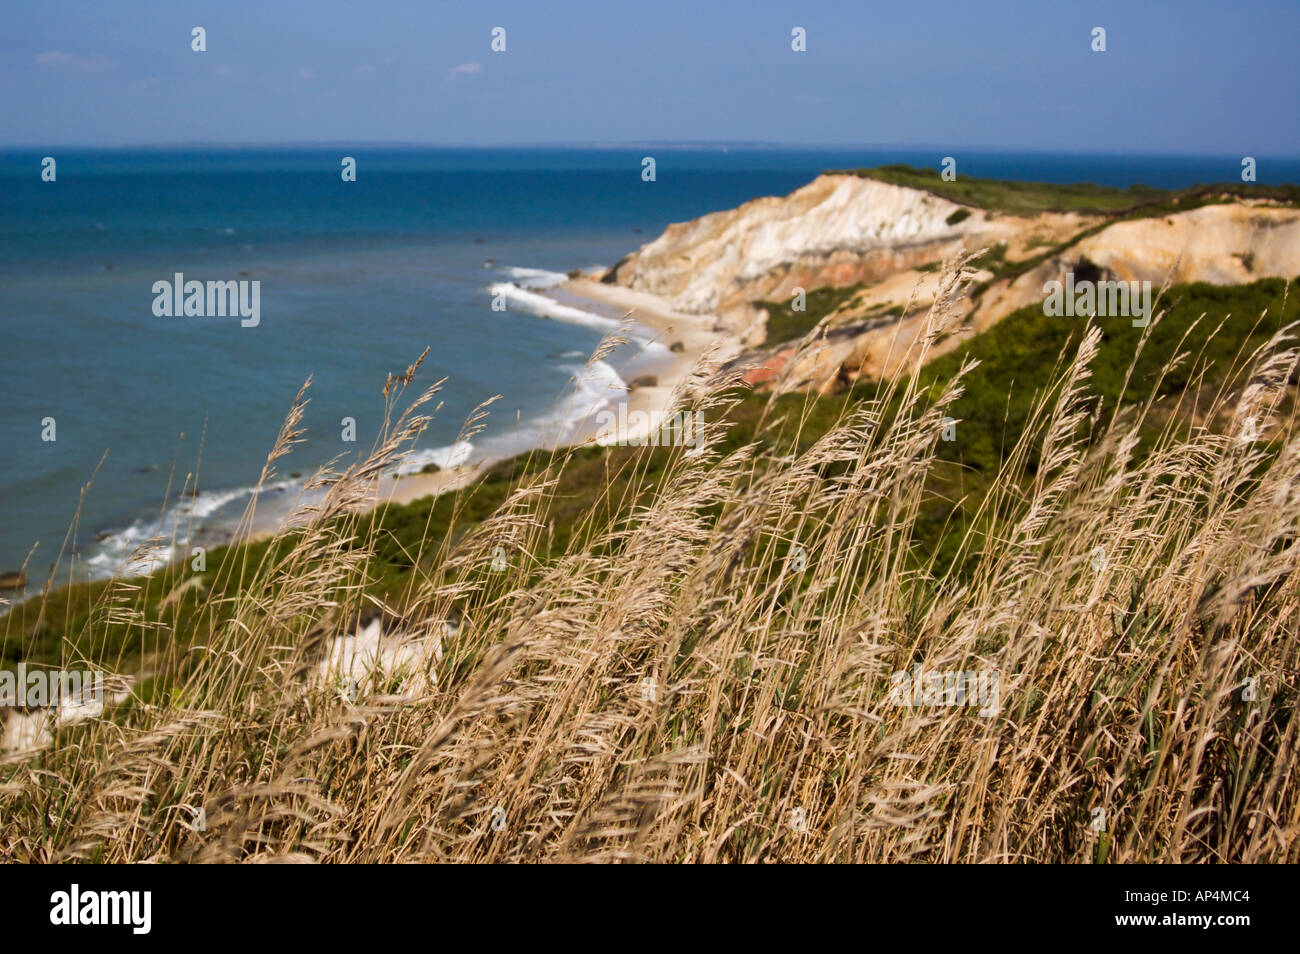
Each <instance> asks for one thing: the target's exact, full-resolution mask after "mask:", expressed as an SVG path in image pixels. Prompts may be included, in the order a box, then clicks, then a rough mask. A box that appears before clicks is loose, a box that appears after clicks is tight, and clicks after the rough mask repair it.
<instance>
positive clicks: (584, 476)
mask: <svg viewBox="0 0 1300 954" xmlns="http://www.w3.org/2000/svg"><path fill="white" fill-rule="evenodd" d="M1003 251H1005V250H1003ZM989 258H990V260H991V261H993V262H997V261H1002V257H1001V254H1000V253H998V251H997V250H994V251H992V252H990V253H989ZM1286 291H1287V289H1286V284H1285V283H1284V282H1282V281H1280V280H1277V279H1267V280H1262V281H1258V282H1255V283H1253V284H1250V285H1243V286H1216V285H1209V284H1195V285H1187V286H1177V287H1175V288H1173V289H1171V290H1170V292H1169V293H1168V294H1167V296H1166V298H1165V300H1164V301H1163V302H1162V307H1165V308H1168V314H1166V315H1165V317H1164V318H1163V319H1162V320H1161V321H1160V322H1159V324H1158V325H1157V326H1156V327H1155V328H1154V329H1153V330H1152V332H1151V335H1150V338H1149V340H1148V342H1147V344H1146V346H1145V348H1144V349H1142V351H1141V353H1140V354H1138V357H1137V361H1136V365H1135V369H1134V373H1133V374H1132V377H1131V378H1130V379H1129V380H1128V382H1127V384H1126V383H1125V375H1126V373H1127V371H1128V368H1129V364H1130V362H1131V361H1132V360H1133V357H1134V355H1135V354H1137V353H1138V343H1139V340H1140V338H1141V336H1142V329H1139V328H1134V327H1133V326H1132V323H1131V321H1130V320H1129V319H1127V318H1115V319H1101V320H1100V326H1101V328H1102V331H1103V339H1102V346H1101V349H1100V352H1099V354H1098V355H1097V358H1096V359H1095V360H1094V362H1093V365H1092V370H1093V378H1092V390H1093V392H1094V393H1095V394H1096V397H1097V400H1098V401H1099V402H1100V407H1101V408H1102V410H1103V411H1107V409H1109V410H1110V411H1113V410H1114V408H1115V407H1116V406H1117V405H1118V404H1127V403H1131V402H1134V401H1137V400H1140V399H1141V398H1142V397H1143V396H1144V395H1146V394H1147V393H1149V391H1150V389H1151V388H1152V387H1155V386H1156V382H1157V377H1158V376H1159V375H1161V374H1162V373H1163V375H1164V376H1163V379H1162V380H1161V381H1160V383H1159V388H1158V393H1159V394H1160V395H1161V396H1162V397H1163V398H1165V399H1166V401H1167V408H1166V412H1165V413H1166V416H1167V415H1173V414H1176V415H1178V416H1180V417H1182V418H1186V419H1190V417H1191V416H1193V415H1197V414H1200V413H1202V412H1203V411H1204V410H1205V407H1204V404H1205V400H1206V399H1207V398H1206V396H1207V395H1213V394H1214V393H1215V391H1217V390H1218V389H1219V387H1221V386H1240V384H1241V382H1233V381H1227V380H1225V379H1224V374H1225V369H1227V368H1229V367H1232V366H1234V365H1235V364H1238V363H1239V361H1240V359H1241V358H1242V356H1243V355H1244V354H1247V353H1249V352H1250V351H1251V350H1253V349H1254V348H1256V347H1258V346H1259V345H1261V344H1263V343H1264V342H1265V341H1266V340H1267V339H1268V338H1269V337H1270V336H1271V335H1272V334H1274V333H1275V332H1276V331H1277V330H1278V329H1279V328H1280V327H1281V326H1283V325H1284V324H1286V323H1288V322H1292V321H1296V320H1300V300H1298V299H1297V296H1295V295H1291V296H1289V298H1287V295H1286ZM851 293H852V290H851V289H839V290H834V289H820V290H818V291H815V292H812V293H809V295H808V304H809V309H808V311H807V312H804V313H795V316H798V317H799V318H800V319H802V320H804V321H808V322H809V323H810V324H809V326H810V327H811V325H812V324H815V322H816V320H820V317H821V316H822V315H823V314H825V313H826V312H827V311H829V310H830V308H831V307H833V305H834V304H835V303H838V301H839V300H841V298H842V297H843V296H846V295H848V294H851ZM1284 298H1287V300H1286V303H1285V307H1284V305H1283V301H1284ZM768 307H769V308H771V309H777V308H779V307H780V306H778V305H775V304H773V303H768ZM895 309H897V311H898V312H901V310H902V309H901V307H899V306H895V308H891V309H890V310H889V313H894V312H895ZM1264 312H1267V317H1266V318H1265V319H1264V320H1262V321H1261V320H1259V317H1258V316H1259V315H1260V314H1262V313H1264ZM773 313H774V314H775V313H776V312H775V311H774V312H773ZM1202 313H1204V314H1206V315H1207V317H1206V318H1205V319H1203V320H1199V321H1198V319H1199V318H1200V316H1201V314H1202ZM793 317H794V316H790V315H786V316H785V319H786V320H787V321H791V320H793ZM1082 327H1083V325H1082V322H1081V321H1079V320H1076V319H1065V318H1047V317H1045V316H1044V315H1043V313H1042V309H1041V308H1039V307H1036V306H1031V307H1028V308H1023V309H1021V310H1019V311H1017V312H1015V313H1013V314H1011V315H1008V316H1007V317H1006V318H1004V319H1002V320H1001V321H1000V322H998V323H997V324H996V325H994V326H993V327H992V328H991V329H989V330H988V331H986V332H984V333H983V334H980V335H978V336H976V337H974V338H972V339H971V340H970V342H969V343H968V344H967V345H966V346H965V347H963V348H960V349H958V350H956V351H954V352H950V353H949V354H947V355H944V356H942V357H939V358H937V359H935V360H934V361H932V362H931V363H930V364H929V365H928V366H927V368H926V370H925V372H924V374H923V380H924V381H925V382H927V386H929V387H930V390H931V393H932V394H933V395H937V394H938V393H940V391H941V389H942V386H943V385H944V384H946V383H947V382H948V381H950V380H951V379H952V378H953V376H954V375H956V373H957V371H958V369H959V368H960V367H961V364H962V362H963V361H964V360H966V359H967V358H973V359H976V360H978V361H979V362H980V366H979V367H978V368H977V369H976V370H975V371H974V372H972V373H971V374H968V375H967V376H966V377H965V379H964V382H963V383H964V385H965V393H964V394H963V395H962V397H961V398H960V399H958V401H957V402H956V404H955V405H954V407H953V409H952V412H951V413H952V416H953V417H954V418H956V419H958V420H959V421H960V422H961V423H960V424H959V425H958V432H957V433H958V439H957V440H955V441H953V442H942V443H940V444H939V446H938V450H937V460H936V465H935V467H934V470H933V473H932V475H931V478H930V481H929V486H928V494H927V497H926V500H925V503H924V505H923V509H922V512H921V515H920V517H919V519H918V523H917V532H918V535H919V539H920V542H921V543H922V545H923V546H922V549H923V550H933V551H934V552H935V553H936V554H937V556H938V558H939V566H940V567H946V566H947V563H948V561H949V560H950V559H951V558H952V556H953V554H954V552H955V548H956V546H957V545H958V543H959V541H960V539H961V536H962V534H961V533H957V532H954V530H963V529H964V528H965V527H966V525H967V523H968V522H969V521H970V520H972V519H973V517H974V514H975V512H976V511H977V509H978V506H979V503H980V501H981V500H982V499H983V495H984V492H985V490H986V489H987V488H988V486H989V485H990V484H991V482H992V481H993V479H994V477H995V475H996V473H997V471H998V468H999V467H1000V466H1001V465H1002V464H1003V463H1004V462H1005V459H1006V453H1007V451H1008V449H1009V448H1011V447H1012V446H1014V444H1015V442H1016V440H1017V438H1018V437H1019V435H1020V433H1021V432H1022V430H1023V428H1024V427H1025V425H1026V421H1027V419H1028V416H1029V413H1030V401H1031V398H1032V396H1033V395H1034V394H1035V393H1036V392H1038V391H1040V390H1041V389H1043V388H1045V387H1047V386H1048V385H1049V384H1050V381H1051V379H1052V377H1053V375H1054V373H1055V370H1056V368H1057V364H1058V358H1059V356H1060V355H1061V354H1062V353H1065V352H1067V351H1069V350H1070V349H1071V348H1072V347H1075V346H1077V344H1078V341H1079V336H1080V333H1081V329H1082ZM787 340H788V339H787ZM1180 353H1189V354H1191V355H1199V356H1200V358H1199V360H1198V362H1197V363H1195V364H1193V363H1191V362H1187V361H1184V362H1183V363H1182V364H1179V365H1176V366H1174V367H1173V368H1172V369H1170V370H1165V369H1166V366H1167V365H1169V364H1171V362H1172V359H1173V358H1174V357H1175V355H1177V354H1180ZM875 393H876V384H875V383H874V382H861V383H859V384H858V385H857V386H855V387H854V388H853V389H851V390H848V391H845V392H842V393H839V394H834V395H828V396H824V397H820V398H812V397H809V396H807V395H801V394H792V395H785V396H783V397H780V398H778V399H776V400H775V401H771V400H770V399H769V398H768V397H766V396H764V395H758V394H752V393H748V392H743V393H742V392H736V393H735V394H733V395H731V396H730V399H731V401H732V403H731V406H730V408H729V410H728V411H727V412H726V416H727V419H728V420H729V421H730V422H731V430H730V431H729V433H728V435H727V437H726V439H725V441H724V443H723V447H724V449H727V450H734V449H736V448H738V447H741V446H744V445H746V444H750V443H754V444H755V445H756V446H757V448H758V449H759V453H760V456H768V455H782V454H789V453H798V452H802V451H804V450H806V449H807V448H808V447H809V446H811V445H812V443H813V442H814V441H816V440H817V439H818V438H820V437H821V436H822V435H823V434H825V433H826V432H827V431H829V430H830V429H831V428H832V427H833V426H834V425H835V424H836V422H837V421H839V420H841V419H843V418H844V417H845V416H846V415H847V414H849V413H851V412H852V410H853V409H854V408H855V407H857V406H859V405H860V404H861V403H862V402H863V401H866V400H869V399H871V397H872V396H873V395H874V394H875ZM773 420H776V421H788V422H789V423H788V424H787V425H784V426H781V427H775V428H774V427H772V426H770V425H765V424H764V422H765V421H768V422H770V421H773ZM1159 420H1160V418H1156V419H1153V421H1152V422H1149V424H1148V426H1147V428H1146V431H1145V435H1146V437H1147V438H1148V439H1151V438H1154V436H1155V431H1156V430H1158V424H1157V421H1159ZM674 454H675V452H674V451H672V450H670V449H657V450H653V451H647V450H646V449H643V448H597V447H587V448H580V449H571V450H562V451H558V452H555V453H532V454H528V455H521V456H519V457H516V458H513V459H511V460H507V461H503V462H501V463H499V464H497V465H496V466H495V467H492V468H491V469H490V470H489V471H488V472H487V473H486V474H485V475H484V476H483V477H482V479H480V480H479V481H478V482H476V483H475V484H474V485H473V486H471V487H470V488H468V489H466V490H465V491H464V492H462V493H459V494H444V495H442V496H440V497H437V498H426V499H424V500H419V501H415V502H413V503H410V504H405V505H400V506H399V505H392V506H386V507H381V508H379V509H378V510H376V511H374V512H373V513H372V514H370V515H368V516H366V517H365V518H364V522H363V524H362V525H360V526H358V527H357V528H356V529H355V531H354V533H353V534H352V536H353V537H354V539H356V540H363V539H364V540H367V541H368V544H367V545H368V546H369V547H370V548H371V549H373V550H374V551H375V554H376V559H374V560H373V561H371V564H370V580H369V582H368V584H367V587H366V591H367V592H368V593H370V594H371V596H373V597H374V599H375V600H377V601H379V603H381V604H382V605H387V606H394V607H400V606H401V605H402V603H403V602H404V601H405V600H406V599H408V598H409V596H410V593H411V592H412V590H413V588H414V587H415V586H416V585H418V582H419V580H420V578H421V577H422V575H423V574H424V572H425V571H427V569H428V568H429V566H430V565H432V564H433V563H434V562H435V561H437V560H438V559H440V558H441V557H442V554H443V553H445V552H446V550H447V548H449V547H450V546H452V545H454V544H455V543H456V542H457V541H458V540H459V539H460V538H461V537H462V536H463V535H464V534H465V533H467V532H468V531H469V530H470V529H471V528H473V527H475V526H477V525H479V524H481V523H482V522H483V521H484V520H486V519H487V518H488V517H489V516H491V515H492V514H493V513H495V512H496V511H497V510H498V509H499V508H500V507H501V506H502V505H503V504H504V502H505V501H506V500H507V499H508V498H509V496H510V494H511V493H512V491H514V490H515V489H516V488H517V487H519V486H520V484H521V483H522V482H524V481H526V480H529V479H535V478H536V477H537V475H539V474H542V473H544V472H547V471H554V472H557V473H558V475H559V476H558V477H557V481H558V483H557V485H556V487H555V492H554V499H553V501H552V503H551V506H550V509H549V525H548V528H547V532H546V535H545V541H546V551H545V552H544V553H542V554H539V555H538V556H539V558H540V559H545V558H547V557H548V556H549V555H552V554H560V553H564V552H566V551H567V549H568V548H569V546H570V545H571V543H572V542H573V540H574V539H575V538H576V537H575V535H578V534H580V533H581V531H582V527H583V525H584V522H589V519H590V518H589V516H588V515H589V512H590V511H591V510H592V508H593V507H596V508H597V510H598V512H599V513H600V514H602V515H603V516H604V517H606V518H608V519H610V520H612V521H616V520H618V519H621V518H625V517H626V516H627V515H629V514H630V513H632V512H633V511H634V509H635V508H636V507H637V506H640V505H644V504H645V502H646V500H647V499H648V497H649V496H650V495H652V493H653V492H654V491H655V490H657V489H658V486H659V482H660V480H661V478H662V477H663V475H664V474H665V473H667V469H668V468H669V466H670V464H671V461H672V460H673V458H674ZM561 465H562V466H561ZM1032 466H1033V462H1032V461H1031V468H1032ZM427 540H431V541H442V544H441V545H440V546H438V547H429V546H421V543H422V541H427ZM291 541H292V537H290V538H288V539H282V540H281V541H279V542H278V543H277V544H274V545H273V544H272V543H270V542H269V541H266V540H263V541H259V542H255V543H250V544H246V545H242V546H238V547H220V548H216V549H214V550H212V551H210V552H209V553H208V555H207V560H208V567H209V571H210V572H208V573H206V574H200V575H202V576H203V577H204V584H205V585H204V586H199V587H193V588H190V589H188V590H185V591H183V592H182V594H181V595H179V597H176V598H174V599H173V601H172V602H170V603H169V604H168V605H165V606H164V605H163V603H164V600H166V598H167V596H168V594H170V593H172V591H173V590H174V589H175V588H177V587H179V586H180V585H181V584H183V583H184V582H185V581H186V580H188V579H189V578H191V577H192V576H194V575H196V574H195V573H194V572H193V571H192V570H191V568H190V565H189V563H188V562H179V563H176V564H174V565H172V566H170V567H168V568H167V569H166V570H164V571H162V572H160V573H158V574H155V575H154V576H153V577H149V578H143V579H140V580H137V581H134V582H132V583H130V588H129V590H128V591H127V592H126V593H124V592H123V590H122V587H121V586H115V585H114V584H113V583H111V582H109V581H100V582H96V583H89V584H84V583H83V584H75V585H72V586H67V587H64V588H62V589H61V590H56V591H55V592H54V593H53V594H51V597H50V598H49V600H47V601H42V600H41V599H39V598H35V599H31V600H28V601H27V602H25V603H23V604H20V605H18V606H16V607H14V608H13V610H12V611H11V612H10V613H9V614H8V616H7V617H6V618H5V622H4V624H3V625H4V639H3V641H2V642H0V666H3V667H5V668H12V667H13V666H14V664H15V663H17V662H18V661H19V660H20V659H26V660H27V661H29V662H32V663H38V664H45V665H55V664H57V663H58V662H59V660H61V659H64V658H67V656H66V655H65V654H68V655H70V656H72V657H74V658H75V657H77V656H83V657H85V658H93V659H101V660H117V661H118V665H119V668H120V669H124V670H133V669H137V668H140V667H141V666H142V665H146V664H149V663H150V662H152V661H154V660H156V659H161V658H163V657H169V658H173V659H174V658H177V657H179V656H183V655H184V652H183V650H184V647H185V646H188V645H198V644H202V643H204V642H206V641H207V640H209V639H210V638H211V637H212V635H213V633H214V632H216V631H218V630H220V628H221V627H222V626H223V625H225V623H226V622H227V621H228V619H229V618H230V615H231V613H232V612H233V605H232V603H230V602H226V603H223V604H220V605H221V606H222V609H221V611H220V612H218V613H216V614H215V615H214V614H212V613H211V611H210V610H211V606H212V602H213V601H212V600H211V599H209V597H210V596H212V595H213V588H215V591H216V593H217V594H218V595H220V594H225V595H227V596H233V594H235V593H238V592H239V591H240V588H241V587H242V586H244V585H245V584H246V582H247V581H248V579H249V578H250V577H251V575H252V573H253V571H254V569H255V568H256V567H258V566H259V565H261V564H262V563H263V562H264V561H267V560H270V561H272V562H274V559H275V558H276V557H277V555H278V554H279V553H282V552H284V551H287V549H288V547H289V546H290V543H291ZM273 546H274V547H278V551H277V550H273V549H272V548H273ZM945 547H946V549H945ZM415 553H420V554H421V556H420V558H419V559H418V560H413V559H412V557H411V555H412V554H415ZM219 568H220V569H219ZM217 581H219V582H217ZM123 600H126V601H127V604H128V605H129V607H130V614H133V615H132V619H131V620H130V621H124V622H121V623H112V622H111V621H108V618H109V615H110V612H109V611H110V609H111V608H112V607H111V606H110V605H106V604H112V603H114V602H118V603H120V602H122V601H123ZM116 610H117V612H118V615H119V616H122V615H123V614H122V610H121V607H120V606H118V607H116ZM200 610H203V612H199V611H200ZM142 621H143V623H144V624H143V625H142V624H141V622H142ZM178 649H179V650H180V652H178Z"/></svg>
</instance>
